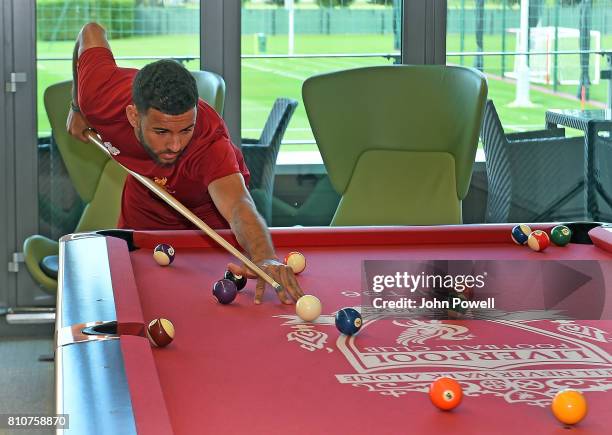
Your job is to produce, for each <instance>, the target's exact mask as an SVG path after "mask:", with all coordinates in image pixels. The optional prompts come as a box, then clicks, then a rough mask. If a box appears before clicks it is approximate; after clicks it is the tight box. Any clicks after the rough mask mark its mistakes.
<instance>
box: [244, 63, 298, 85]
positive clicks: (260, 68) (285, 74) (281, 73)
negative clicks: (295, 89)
mask: <svg viewBox="0 0 612 435" xmlns="http://www.w3.org/2000/svg"><path fill="white" fill-rule="evenodd" d="M242 66H244V67H247V68H251V69H254V70H256V71H261V72H267V73H271V74H276V75H277V76H281V77H287V78H289V79H294V80H299V81H300V82H303V81H304V80H306V79H307V78H308V76H303V75H298V74H291V73H288V72H286V71H279V70H278V69H273V68H266V67H263V66H255V65H253V64H251V63H247V62H242Z"/></svg>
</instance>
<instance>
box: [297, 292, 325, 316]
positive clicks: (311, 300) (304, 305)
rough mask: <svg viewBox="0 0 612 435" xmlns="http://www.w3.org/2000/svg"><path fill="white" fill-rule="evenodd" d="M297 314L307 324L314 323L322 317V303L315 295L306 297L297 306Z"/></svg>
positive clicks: (299, 300)
mask: <svg viewBox="0 0 612 435" xmlns="http://www.w3.org/2000/svg"><path fill="white" fill-rule="evenodd" d="M295 313H296V314H297V315H298V317H299V318H300V319H302V320H304V321H305V322H312V321H313V320H316V319H317V318H318V317H319V316H320V315H321V301H320V300H319V298H317V297H316V296H313V295H304V296H302V297H301V298H299V299H298V301H297V303H296V304H295Z"/></svg>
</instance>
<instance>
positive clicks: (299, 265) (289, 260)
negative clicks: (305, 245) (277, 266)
mask: <svg viewBox="0 0 612 435" xmlns="http://www.w3.org/2000/svg"><path fill="white" fill-rule="evenodd" d="M285 264H286V265H287V266H289V267H290V268H291V269H293V273H295V274H296V275H297V274H298V273H302V272H303V271H304V269H306V257H304V255H303V254H301V253H300V252H296V251H293V252H290V253H288V254H287V256H286V257H285Z"/></svg>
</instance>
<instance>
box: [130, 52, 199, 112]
mask: <svg viewBox="0 0 612 435" xmlns="http://www.w3.org/2000/svg"><path fill="white" fill-rule="evenodd" d="M132 99H133V100H134V104H135V105H136V109H138V112H139V113H141V114H146V113H147V111H148V110H149V109H150V108H153V109H156V110H159V111H160V112H162V113H165V114H167V115H180V114H182V113H185V112H187V111H189V110H191V109H193V108H194V107H195V106H196V104H197V102H198V87H197V86H196V82H195V79H194V78H193V76H192V75H191V73H190V72H189V71H187V69H186V68H185V67H184V66H183V65H181V64H180V63H178V62H175V61H173V60H169V59H162V60H158V61H157V62H153V63H150V64H148V65H147V66H145V67H144V68H143V69H141V70H140V71H138V73H137V74H136V77H134V82H133V84H132Z"/></svg>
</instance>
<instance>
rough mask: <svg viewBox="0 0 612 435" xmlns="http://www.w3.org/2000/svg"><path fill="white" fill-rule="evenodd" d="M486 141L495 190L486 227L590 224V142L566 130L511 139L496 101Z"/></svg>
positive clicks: (487, 116) (488, 115) (487, 117)
mask: <svg viewBox="0 0 612 435" xmlns="http://www.w3.org/2000/svg"><path fill="white" fill-rule="evenodd" d="M480 135H481V139H482V142H483V145H484V152H485V157H486V168H487V180H488V185H489V188H488V191H489V193H488V197H487V211H486V217H485V222H543V221H561V220H582V219H584V217H585V209H584V138H582V137H576V138H567V137H565V130H564V129H562V128H554V129H548V130H539V131H528V132H524V133H513V134H505V133H504V130H503V127H502V124H501V121H500V120H499V116H498V115H497V111H496V110H495V106H494V104H493V101H491V100H488V101H487V104H486V107H485V112H484V119H483V125H482V129H481V132H480Z"/></svg>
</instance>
